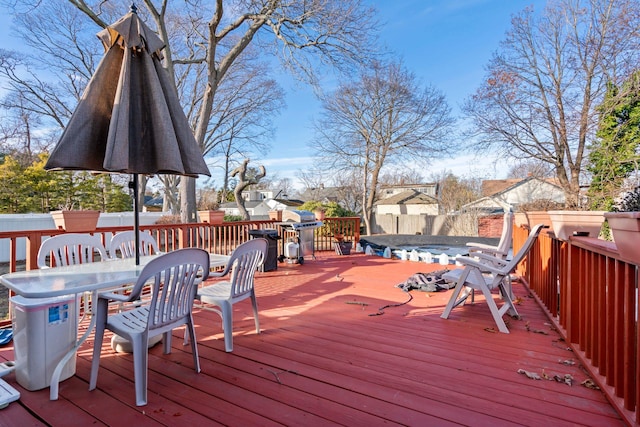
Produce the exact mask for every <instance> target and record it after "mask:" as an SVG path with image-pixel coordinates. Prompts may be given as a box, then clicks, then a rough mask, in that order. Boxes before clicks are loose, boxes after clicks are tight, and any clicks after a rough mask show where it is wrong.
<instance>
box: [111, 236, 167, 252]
mask: <svg viewBox="0 0 640 427" xmlns="http://www.w3.org/2000/svg"><path fill="white" fill-rule="evenodd" d="M138 236H140V237H139V239H140V255H152V254H157V253H159V252H160V249H159V248H158V242H156V239H154V238H153V236H152V235H151V234H150V233H149V232H148V231H140V232H139V233H138ZM135 237H136V234H135V231H133V230H130V231H122V232H120V233H116V234H115V235H114V236H113V237H112V238H111V242H109V256H111V258H118V253H120V258H133V257H134V256H135V255H136V248H135V246H136V242H135Z"/></svg>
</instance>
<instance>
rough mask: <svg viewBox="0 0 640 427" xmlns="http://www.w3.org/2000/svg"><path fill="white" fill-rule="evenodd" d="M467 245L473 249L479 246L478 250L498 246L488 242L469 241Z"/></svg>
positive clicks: (492, 248) (491, 248)
mask: <svg viewBox="0 0 640 427" xmlns="http://www.w3.org/2000/svg"><path fill="white" fill-rule="evenodd" d="M467 246H469V247H470V250H471V249H475V248H477V249H478V250H494V251H495V250H496V249H497V248H498V247H497V246H496V245H487V244H486V243H478V242H467Z"/></svg>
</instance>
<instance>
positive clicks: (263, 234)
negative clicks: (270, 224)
mask: <svg viewBox="0 0 640 427" xmlns="http://www.w3.org/2000/svg"><path fill="white" fill-rule="evenodd" d="M249 235H250V236H251V237H253V238H263V239H266V240H267V242H268V243H269V245H268V247H267V258H266V259H265V260H264V264H263V266H262V271H272V270H277V269H278V240H279V239H280V236H278V230H275V229H272V228H266V229H263V230H249Z"/></svg>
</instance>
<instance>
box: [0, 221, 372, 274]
mask: <svg viewBox="0 0 640 427" xmlns="http://www.w3.org/2000/svg"><path fill="white" fill-rule="evenodd" d="M323 222H324V225H323V227H322V228H319V229H317V230H316V232H315V233H314V248H315V250H318V251H324V250H333V249H334V247H333V233H335V232H337V231H336V230H339V232H340V233H342V234H343V235H344V237H345V239H346V240H350V241H352V242H354V244H355V243H356V242H358V241H359V240H360V218H358V217H346V218H344V217H342V218H325V219H324V220H323ZM281 228H282V226H281V225H280V223H278V222H276V221H272V220H265V221H238V222H224V223H222V224H220V225H212V224H208V223H188V224H154V225H142V226H140V229H141V230H146V231H149V232H150V233H151V235H152V236H153V237H155V239H156V240H157V241H158V245H159V247H160V250H161V251H165V252H166V251H172V250H176V249H180V248H187V247H197V248H202V249H205V250H207V251H209V252H214V253H219V254H223V255H228V254H229V253H230V252H231V251H232V250H233V249H235V248H236V247H237V246H238V245H240V244H241V243H243V242H245V241H247V240H249V239H250V238H251V237H250V234H249V231H250V230H261V229H276V230H277V231H278V235H279V236H282V235H283V230H281ZM124 230H131V227H130V226H117V227H99V228H97V229H96V230H95V232H93V233H92V234H97V235H100V236H101V238H102V242H103V244H104V245H105V247H107V245H108V243H109V241H110V240H111V237H112V236H113V235H114V234H115V233H118V232H120V231H124ZM61 233H64V231H62V230H53V229H48V230H25V231H2V232H0V245H8V246H9V271H12V272H13V271H16V270H17V269H18V264H19V261H20V258H22V257H20V256H19V255H18V242H19V241H20V240H25V241H26V259H25V267H24V268H25V269H26V270H33V269H36V268H38V267H37V263H36V261H37V257H38V250H39V249H40V245H41V243H42V240H43V239H45V238H47V237H50V236H54V235H56V234H61ZM278 251H279V254H280V253H281V251H282V245H278Z"/></svg>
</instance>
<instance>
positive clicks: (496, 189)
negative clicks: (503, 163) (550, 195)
mask: <svg viewBox="0 0 640 427" xmlns="http://www.w3.org/2000/svg"><path fill="white" fill-rule="evenodd" d="M529 181H542V182H545V183H547V184H550V185H553V186H556V187H558V188H561V187H560V186H559V185H558V180H557V179H556V178H538V177H535V176H528V177H526V178H513V179H487V180H484V181H482V196H484V197H489V196H495V195H497V194H500V193H504V192H506V191H507V190H512V189H513V188H516V187H517V186H519V185H522V184H525V183H527V182H529Z"/></svg>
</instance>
